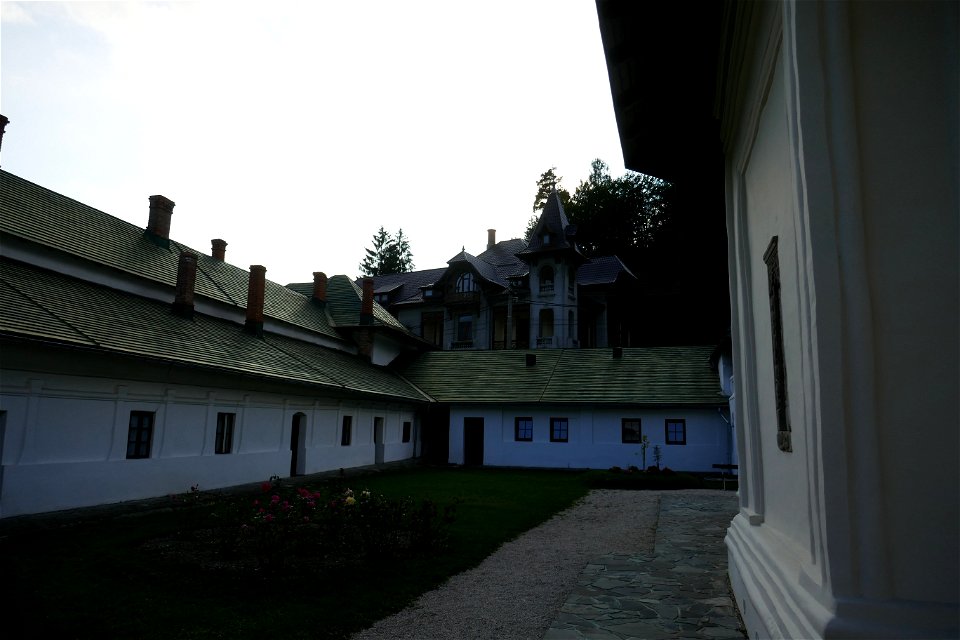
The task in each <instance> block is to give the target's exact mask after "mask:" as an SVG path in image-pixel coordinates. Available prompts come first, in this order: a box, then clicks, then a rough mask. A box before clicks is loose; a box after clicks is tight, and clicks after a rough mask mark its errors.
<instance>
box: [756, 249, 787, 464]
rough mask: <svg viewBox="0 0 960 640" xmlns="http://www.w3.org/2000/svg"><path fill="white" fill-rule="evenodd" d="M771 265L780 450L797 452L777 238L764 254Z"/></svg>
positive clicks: (775, 384)
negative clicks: (792, 429) (790, 407)
mask: <svg viewBox="0 0 960 640" xmlns="http://www.w3.org/2000/svg"><path fill="white" fill-rule="evenodd" d="M763 261H764V262H765V263H766V265H767V293H768V296H769V298H770V334H771V337H772V338H773V385H774V394H775V395H776V402H777V446H778V447H779V448H780V450H781V451H793V443H792V441H791V438H790V422H789V419H788V409H787V366H786V360H785V358H784V355H783V310H782V306H781V303H780V256H779V253H778V249H777V236H773V238H772V239H771V240H770V245H769V246H768V247H767V250H766V251H764V252H763Z"/></svg>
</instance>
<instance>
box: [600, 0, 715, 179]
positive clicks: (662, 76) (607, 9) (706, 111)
mask: <svg viewBox="0 0 960 640" xmlns="http://www.w3.org/2000/svg"><path fill="white" fill-rule="evenodd" d="M725 5H726V3H724V2H719V1H711V2H702V1H697V2H690V1H677V2H619V1H617V0H597V14H598V18H599V23H600V35H601V37H602V39H603V49H604V54H605V56H606V60H607V73H608V74H609V77H610V88H611V93H612V95H613V107H614V112H615V113H616V118H617V128H618V130H619V132H620V142H621V146H622V149H623V159H624V165H625V166H626V167H627V168H628V169H632V170H634V171H639V172H642V173H646V174H649V175H654V176H657V177H659V178H663V179H665V180H668V181H671V182H675V183H676V182H684V181H685V178H687V177H689V176H690V174H691V172H692V173H693V175H694V176H696V175H702V171H703V170H701V169H699V168H698V166H697V165H700V164H701V163H704V162H706V163H709V167H705V168H704V169H706V170H709V169H710V168H712V167H715V166H716V165H715V159H716V158H717V157H718V156H719V152H720V148H721V147H720V133H719V131H720V129H719V124H718V120H717V118H716V114H715V108H714V107H715V96H716V86H717V69H718V60H719V58H720V47H721V36H722V32H723V21H724V15H725Z"/></svg>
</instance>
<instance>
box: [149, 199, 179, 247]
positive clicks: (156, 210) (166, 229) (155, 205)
mask: <svg viewBox="0 0 960 640" xmlns="http://www.w3.org/2000/svg"><path fill="white" fill-rule="evenodd" d="M175 205H176V203H175V202H174V201H173V200H171V199H169V198H165V197H163V196H150V219H149V220H148V221H147V233H149V234H150V235H152V236H153V237H154V238H156V239H157V240H160V241H161V244H163V245H164V246H170V243H169V240H170V216H172V215H173V207H174V206H175Z"/></svg>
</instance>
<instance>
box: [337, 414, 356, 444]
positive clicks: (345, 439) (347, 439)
mask: <svg viewBox="0 0 960 640" xmlns="http://www.w3.org/2000/svg"><path fill="white" fill-rule="evenodd" d="M352 441H353V416H352V415H350V416H343V419H342V420H341V422H340V446H341V447H349V446H350V443H351V442H352Z"/></svg>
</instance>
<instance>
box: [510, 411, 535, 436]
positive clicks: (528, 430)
mask: <svg viewBox="0 0 960 640" xmlns="http://www.w3.org/2000/svg"><path fill="white" fill-rule="evenodd" d="M521 423H529V427H528V426H527V425H526V424H524V426H523V428H522V430H521ZM521 433H523V434H525V435H521ZM513 441H514V442H533V416H516V417H514V419H513Z"/></svg>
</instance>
